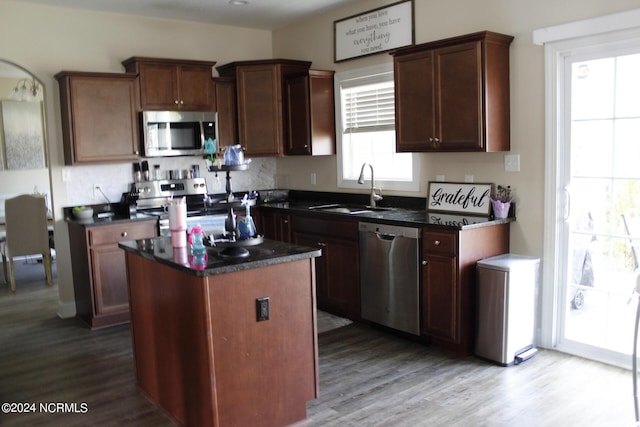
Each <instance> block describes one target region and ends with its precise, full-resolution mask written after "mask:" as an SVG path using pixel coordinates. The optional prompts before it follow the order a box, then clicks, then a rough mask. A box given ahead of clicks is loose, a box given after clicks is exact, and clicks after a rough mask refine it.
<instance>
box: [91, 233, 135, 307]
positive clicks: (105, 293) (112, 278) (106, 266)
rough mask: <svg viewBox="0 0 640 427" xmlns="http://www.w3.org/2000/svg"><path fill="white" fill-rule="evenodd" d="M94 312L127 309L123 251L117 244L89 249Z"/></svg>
mask: <svg viewBox="0 0 640 427" xmlns="http://www.w3.org/2000/svg"><path fill="white" fill-rule="evenodd" d="M91 263H92V270H93V291H94V302H95V313H96V314H97V315H101V314H110V313H116V312H121V311H127V310H128V309H129V293H128V289H127V270H126V268H125V256H124V251H123V250H122V249H120V248H119V247H118V246H117V245H106V246H98V247H95V248H92V249H91Z"/></svg>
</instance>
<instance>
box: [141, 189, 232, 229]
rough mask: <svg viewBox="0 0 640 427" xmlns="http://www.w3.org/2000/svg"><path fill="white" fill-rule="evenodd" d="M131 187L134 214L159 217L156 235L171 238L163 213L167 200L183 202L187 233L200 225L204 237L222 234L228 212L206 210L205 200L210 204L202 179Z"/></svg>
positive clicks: (166, 218)
mask: <svg viewBox="0 0 640 427" xmlns="http://www.w3.org/2000/svg"><path fill="white" fill-rule="evenodd" d="M132 185H133V187H132V189H131V192H130V193H129V194H130V195H132V196H133V198H135V202H134V203H135V209H136V211H138V212H141V213H145V214H147V215H155V216H157V217H158V233H159V235H161V236H170V235H171V232H170V230H169V215H168V214H167V212H166V210H165V208H166V206H167V198H168V197H185V198H186V200H187V228H188V229H191V228H192V227H193V226H195V225H201V226H202V228H203V229H204V231H205V232H206V233H207V234H210V235H215V236H219V235H222V234H224V233H225V220H226V218H227V212H226V210H224V209H222V210H221V209H211V208H208V207H207V203H206V201H205V199H206V200H209V196H208V194H207V183H206V180H205V179H204V178H190V179H166V180H155V181H143V182H136V183H133V184H132Z"/></svg>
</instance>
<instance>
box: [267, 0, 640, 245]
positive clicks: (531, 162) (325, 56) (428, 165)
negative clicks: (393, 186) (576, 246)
mask: <svg viewBox="0 0 640 427" xmlns="http://www.w3.org/2000/svg"><path fill="white" fill-rule="evenodd" d="M395 1H396V0H360V1H358V2H355V3H353V4H349V6H346V7H343V8H341V9H339V10H335V11H332V12H329V13H326V14H322V15H317V16H315V17H314V18H313V19H311V20H308V21H305V22H302V23H300V24H297V25H294V26H290V27H288V28H285V29H282V30H279V31H275V32H274V34H273V45H274V48H273V54H274V57H285V58H296V59H304V60H308V61H312V62H313V67H316V68H327V69H333V70H336V71H346V70H351V69H355V68H361V67H366V66H370V65H376V64H381V63H385V62H392V57H391V56H390V55H388V54H386V53H382V54H379V55H374V56H369V57H365V58H358V59H354V60H349V61H344V62H341V63H337V64H334V63H333V21H335V20H338V19H342V18H345V17H348V16H351V15H355V14H358V13H361V12H364V11H368V10H371V9H374V8H377V7H380V6H384V5H387V4H391V3H394V2H395ZM637 7H638V2H637V0H608V1H602V0H563V1H557V0H538V1H528V0H483V1H477V0H446V1H445V0H435V1H434V0H415V27H414V28H415V40H416V43H425V42H429V41H433V40H439V39H443V38H447V37H453V36H456V35H461V34H467V33H472V32H476V31H483V30H490V31H496V32H500V33H505V34H509V35H512V36H514V37H515V39H514V41H513V43H512V45H511V49H510V55H511V57H510V60H511V61H510V68H511V73H510V74H511V76H510V78H511V154H519V155H520V165H521V170H520V172H505V171H504V164H503V161H504V153H475V154H474V153H432V154H420V165H421V173H420V186H421V189H420V192H419V193H394V192H392V191H385V190H384V189H383V190H382V191H383V194H405V195H413V196H416V195H417V196H422V197H425V196H426V192H427V183H428V181H429V180H435V177H436V175H444V176H445V178H446V180H448V181H464V176H465V175H473V176H474V178H475V181H476V182H494V183H497V184H503V185H511V187H512V188H513V189H514V192H515V194H516V201H517V202H518V205H517V207H518V209H517V216H518V218H517V222H516V223H514V224H512V225H511V250H512V252H515V253H521V254H527V255H533V256H539V257H541V256H542V246H543V228H544V224H543V208H542V204H543V200H544V199H543V196H544V194H543V192H544V130H545V129H544V67H543V66H544V57H543V48H542V47H541V46H534V45H533V43H532V31H533V30H534V29H537V28H541V27H547V26H550V25H556V24H561V23H566V22H571V21H576V20H581V19H585V18H589V17H595V16H601V15H606V14H611V13H616V12H621V11H624V10H630V9H635V8H637ZM310 172H315V173H316V174H317V183H318V184H317V185H315V186H313V185H311V184H310V179H309V173H310ZM278 174H280V175H281V176H283V177H287V178H288V182H289V183H291V187H293V188H296V189H306V190H323V191H336V190H337V187H336V185H337V184H336V181H337V180H336V175H337V172H336V158H335V156H330V157H325V158H317V159H316V158H307V159H305V158H299V157H296V158H284V159H278ZM361 192H362V193H366V192H367V190H366V189H365V188H363V189H362V191H361Z"/></svg>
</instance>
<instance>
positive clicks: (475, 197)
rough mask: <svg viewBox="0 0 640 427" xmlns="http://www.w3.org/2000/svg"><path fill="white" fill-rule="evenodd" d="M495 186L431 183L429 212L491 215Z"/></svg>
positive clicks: (428, 199) (468, 183) (465, 183)
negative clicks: (492, 193)
mask: <svg viewBox="0 0 640 427" xmlns="http://www.w3.org/2000/svg"><path fill="white" fill-rule="evenodd" d="M492 188H493V184H480V183H473V182H471V183H470V182H429V196H428V198H427V210H428V211H439V212H457V213H465V214H471V215H487V216H488V215H489V213H490V210H491V190H492Z"/></svg>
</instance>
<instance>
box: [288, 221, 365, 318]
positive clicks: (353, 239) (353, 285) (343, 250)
mask: <svg viewBox="0 0 640 427" xmlns="http://www.w3.org/2000/svg"><path fill="white" fill-rule="evenodd" d="M292 242H293V243H295V244H297V245H303V246H309V247H319V248H321V249H322V256H321V257H319V258H316V295H317V305H318V308H319V309H320V310H324V311H327V312H329V313H332V314H335V315H338V316H342V317H346V318H349V319H353V320H358V319H360V272H359V263H360V261H359V259H360V257H359V253H358V223H357V222H356V221H348V220H338V219H333V218H332V219H331V220H326V219H322V218H317V217H306V216H301V215H300V216H298V215H296V216H294V217H293V218H292Z"/></svg>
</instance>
